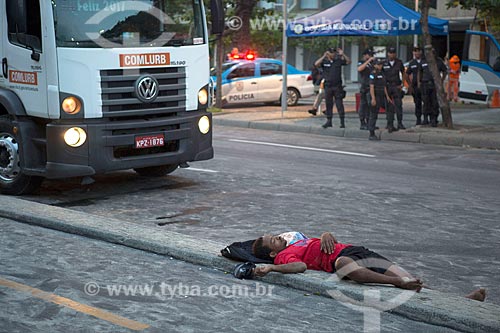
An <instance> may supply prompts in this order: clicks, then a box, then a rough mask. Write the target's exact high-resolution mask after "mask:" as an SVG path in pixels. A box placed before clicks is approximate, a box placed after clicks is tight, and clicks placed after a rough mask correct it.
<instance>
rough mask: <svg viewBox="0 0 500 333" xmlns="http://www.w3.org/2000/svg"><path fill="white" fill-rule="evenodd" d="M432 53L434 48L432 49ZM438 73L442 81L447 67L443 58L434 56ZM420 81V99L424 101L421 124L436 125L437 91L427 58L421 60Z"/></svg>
mask: <svg viewBox="0 0 500 333" xmlns="http://www.w3.org/2000/svg"><path fill="white" fill-rule="evenodd" d="M432 52H433V53H434V55H435V54H436V50H434V49H432ZM436 61H437V65H438V70H439V73H440V74H441V82H444V80H445V79H446V75H447V72H448V68H447V67H446V65H445V64H444V62H443V60H441V59H440V58H437V57H436ZM421 77H422V79H421V80H422V81H421V83H420V86H421V89H422V99H423V102H424V109H423V113H424V121H423V122H422V125H429V122H430V124H431V126H432V127H436V126H437V118H438V116H439V104H438V100H437V91H436V85H435V83H434V79H433V77H432V73H431V69H430V66H429V63H428V62H427V59H425V58H424V59H423V60H422V75H421Z"/></svg>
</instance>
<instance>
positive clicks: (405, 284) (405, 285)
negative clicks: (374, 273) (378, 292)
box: [396, 277, 424, 293]
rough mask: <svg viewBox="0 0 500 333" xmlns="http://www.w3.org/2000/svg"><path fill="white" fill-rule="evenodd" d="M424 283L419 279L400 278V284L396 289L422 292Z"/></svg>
mask: <svg viewBox="0 0 500 333" xmlns="http://www.w3.org/2000/svg"><path fill="white" fill-rule="evenodd" d="M423 285H424V283H423V282H422V280H420V279H410V278H409V277H403V278H401V281H400V283H398V284H397V285H396V287H398V288H401V289H408V290H415V291H416V292H417V293H419V292H420V290H422V287H423Z"/></svg>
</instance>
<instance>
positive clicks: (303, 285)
mask: <svg viewBox="0 0 500 333" xmlns="http://www.w3.org/2000/svg"><path fill="white" fill-rule="evenodd" d="M0 216H2V217H4V218H9V219H12V220H16V221H19V222H23V223H28V224H32V225H37V226H41V227H45V228H50V229H55V230H59V231H63V232H67V233H71V234H77V235H81V236H85V237H89V238H94V239H98V240H102V241H106V242H109V243H115V244H120V245H124V246H127V247H131V248H135V249H140V250H144V251H149V252H153V253H157V254H162V255H165V256H171V257H173V258H176V259H179V260H183V261H187V262H190V263H193V264H197V265H204V266H209V267H211V268H216V269H219V270H223V271H226V272H230V271H232V269H233V267H234V265H235V262H233V261H230V260H228V259H226V258H224V257H222V256H220V250H221V249H222V248H223V247H225V245H224V244H220V243H217V242H213V241H207V240H204V241H203V242H200V240H199V239H195V238H193V237H190V236H187V235H183V234H180V233H175V232H168V231H162V232H161V233H159V232H158V229H157V228H154V227H150V226H144V225H136V224H134V223H132V222H127V221H121V220H116V219H111V218H104V217H100V216H96V215H91V214H87V213H82V212H77V211H73V210H69V209H65V208H60V207H54V206H49V205H45V204H40V203H36V202H31V201H26V200H22V199H18V198H14V197H8V196H1V195H0ZM261 280H262V281H264V282H268V283H272V284H278V285H282V286H286V287H292V288H295V289H299V290H303V291H306V292H309V293H314V294H321V295H323V296H327V297H331V296H330V295H331V293H332V292H333V293H336V295H335V296H334V298H335V299H337V300H338V301H341V302H344V305H345V302H349V303H355V302H356V301H363V300H364V299H365V295H367V294H368V293H371V294H373V292H376V293H380V295H381V302H373V303H368V304H367V303H366V302H364V306H369V307H370V308H376V309H381V306H383V305H385V304H387V303H388V302H391V301H392V300H394V299H396V298H397V297H398V296H400V295H401V294H402V293H403V291H401V290H400V289H396V288H392V287H383V286H366V285H358V284H353V283H349V282H336V281H335V279H334V278H333V275H332V274H328V273H324V272H317V271H306V272H305V273H303V274H293V275H292V274H290V275H285V274H278V273H276V274H274V273H273V274H270V275H268V276H266V277H264V278H262V279H261ZM341 296H342V297H341ZM345 297H348V298H349V299H345ZM348 305H350V306H352V305H351V304H348ZM389 312H391V313H393V314H397V315H401V316H404V317H407V318H410V319H413V320H416V321H419V322H426V323H429V324H432V325H438V326H445V327H449V328H452V329H455V330H460V331H465V332H481V331H482V332H500V318H499V317H498V313H500V306H498V305H495V304H489V303H480V302H477V301H472V300H469V299H466V298H464V297H459V296H456V295H450V294H445V293H441V292H437V291H433V290H427V289H426V290H423V291H422V292H421V293H419V294H415V295H413V296H412V297H411V298H410V299H409V300H408V301H406V302H405V303H403V304H402V305H400V306H398V307H396V308H394V309H392V310H390V311H389Z"/></svg>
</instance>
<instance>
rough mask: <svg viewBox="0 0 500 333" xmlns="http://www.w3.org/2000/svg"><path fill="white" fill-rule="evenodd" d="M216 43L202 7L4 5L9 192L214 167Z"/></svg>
mask: <svg viewBox="0 0 500 333" xmlns="http://www.w3.org/2000/svg"><path fill="white" fill-rule="evenodd" d="M211 7H212V13H211V15H212V32H214V30H217V29H218V30H220V29H223V24H224V20H223V15H224V13H223V9H222V3H221V0H214V1H213V4H211ZM215 33H217V31H215ZM208 37H209V36H208V30H207V20H206V15H205V9H204V5H203V3H202V0H184V1H180V0H134V1H120V0H0V59H1V70H0V192H1V193H4V194H12V195H19V194H23V193H29V192H32V191H33V190H35V189H36V188H37V187H38V186H39V185H40V184H41V182H42V180H43V179H44V178H47V179H57V178H68V177H85V176H92V175H96V174H103V173H107V172H111V171H114V170H124V169H134V170H135V171H136V172H137V173H139V174H140V175H144V176H161V175H166V174H168V173H170V172H172V171H174V170H175V169H176V168H177V167H178V165H179V164H182V163H186V162H189V161H200V160H207V159H210V158H212V157H213V148H212V128H211V125H212V121H211V115H210V113H208V112H207V106H208V104H209V103H208V101H209V96H208V94H209V79H210V77H209V49H208V41H209V40H208Z"/></svg>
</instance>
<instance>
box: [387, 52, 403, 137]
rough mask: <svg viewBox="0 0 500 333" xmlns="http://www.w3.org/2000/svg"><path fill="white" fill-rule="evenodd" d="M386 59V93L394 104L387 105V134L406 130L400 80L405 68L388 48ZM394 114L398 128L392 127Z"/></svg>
mask: <svg viewBox="0 0 500 333" xmlns="http://www.w3.org/2000/svg"><path fill="white" fill-rule="evenodd" d="M387 55H388V58H387V60H386V61H385V63H384V66H383V71H384V75H385V79H386V80H387V91H388V92H389V96H391V98H392V100H393V101H394V103H393V104H392V103H391V104H390V105H388V109H387V110H386V112H387V129H388V131H389V133H391V132H393V131H397V130H400V129H406V128H405V126H404V125H403V99H402V98H403V95H402V94H403V92H402V91H403V90H402V88H403V87H402V85H401V84H402V81H401V78H405V76H406V73H405V67H404V65H403V62H402V61H401V60H400V59H398V58H397V57H396V49H395V48H394V47H390V48H389V50H388V51H387ZM394 113H396V117H397V119H398V128H397V129H396V128H395V127H394Z"/></svg>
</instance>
